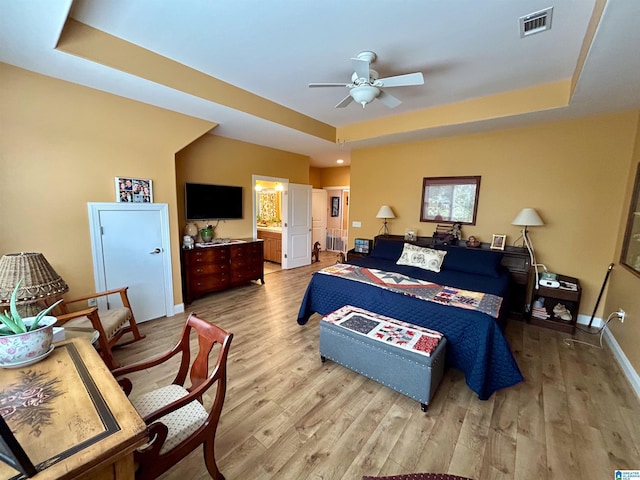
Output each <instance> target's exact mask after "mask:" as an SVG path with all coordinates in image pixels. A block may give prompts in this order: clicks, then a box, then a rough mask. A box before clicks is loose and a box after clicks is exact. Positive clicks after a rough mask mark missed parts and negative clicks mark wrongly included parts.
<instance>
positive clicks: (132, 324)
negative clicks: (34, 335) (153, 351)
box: [56, 287, 145, 370]
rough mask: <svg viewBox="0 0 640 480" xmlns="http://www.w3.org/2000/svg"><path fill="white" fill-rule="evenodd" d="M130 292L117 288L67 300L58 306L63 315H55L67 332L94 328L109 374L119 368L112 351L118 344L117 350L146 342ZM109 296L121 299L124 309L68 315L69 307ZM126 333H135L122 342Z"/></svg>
mask: <svg viewBox="0 0 640 480" xmlns="http://www.w3.org/2000/svg"><path fill="white" fill-rule="evenodd" d="M128 288H129V287H123V288H116V289H113V290H107V291H106V292H100V293H94V294H92V295H86V296H84V297H80V298H76V299H73V300H64V301H63V302H62V303H61V304H60V305H58V308H59V309H60V311H61V312H62V314H61V315H56V317H57V318H58V323H57V324H58V325H63V326H64V327H65V328H69V327H71V328H93V329H94V330H97V331H98V334H99V336H98V347H99V349H100V355H101V356H102V358H103V360H104V363H105V364H106V365H107V367H108V368H109V370H113V369H114V368H117V367H119V366H120V365H118V363H117V362H116V360H115V359H114V358H113V353H112V351H111V350H112V348H113V347H115V346H116V344H118V346H123V345H128V344H130V343H133V342H137V341H138V340H142V339H143V338H145V336H144V335H142V334H141V333H140V330H138V324H137V323H136V319H135V317H134V315H133V309H132V308H131V303H129V297H128V296H127V289H128ZM109 295H119V296H120V303H122V306H121V307H114V308H109V309H107V310H98V307H89V308H85V309H83V310H79V311H77V312H69V308H68V306H69V305H71V304H74V303H78V302H86V301H87V300H89V299H91V298H99V297H108V296H109ZM127 333H132V334H133V339H130V340H128V341H126V342H120V339H121V338H122V336H123V335H125V334H127ZM119 342H120V343H119Z"/></svg>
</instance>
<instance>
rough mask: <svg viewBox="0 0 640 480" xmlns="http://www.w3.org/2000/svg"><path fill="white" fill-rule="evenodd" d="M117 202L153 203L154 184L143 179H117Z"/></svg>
mask: <svg viewBox="0 0 640 480" xmlns="http://www.w3.org/2000/svg"><path fill="white" fill-rule="evenodd" d="M116 202H124V203H153V182H152V181H151V180H149V179H142V178H129V177H116Z"/></svg>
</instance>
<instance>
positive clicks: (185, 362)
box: [173, 313, 233, 396]
mask: <svg viewBox="0 0 640 480" xmlns="http://www.w3.org/2000/svg"><path fill="white" fill-rule="evenodd" d="M192 329H193V330H195V332H196V333H197V336H198V352H197V354H196V357H195V358H194V360H193V364H192V365H191V369H189V363H190V360H191V345H190V342H191V330H192ZM232 338H233V334H232V333H227V332H225V331H224V330H222V329H221V328H220V327H218V326H216V325H213V324H211V323H209V322H207V321H206V320H203V319H201V318H199V317H197V316H196V314H195V313H192V314H190V315H189V317H188V318H187V321H186V323H185V325H184V327H183V329H182V335H181V337H180V341H179V342H178V345H176V348H177V349H178V350H181V354H182V358H181V361H180V368H179V370H178V373H177V375H176V378H175V379H174V380H173V383H175V384H177V385H184V383H185V380H186V378H187V374H188V375H189V379H190V381H191V386H189V387H188V388H187V390H188V391H189V392H193V391H195V390H196V389H198V388H200V389H202V390H203V391H204V390H206V389H207V388H209V386H210V385H211V384H213V383H214V382H215V381H217V380H220V385H219V387H218V390H220V387H222V393H223V396H224V392H225V391H226V383H227V380H226V379H227V375H226V372H227V356H228V354H229V347H230V345H231V339H232ZM216 344H219V345H220V346H221V348H220V351H219V352H218V358H217V360H216V365H215V367H214V368H213V370H212V371H211V373H209V356H210V355H211V350H213V347H215V345H216Z"/></svg>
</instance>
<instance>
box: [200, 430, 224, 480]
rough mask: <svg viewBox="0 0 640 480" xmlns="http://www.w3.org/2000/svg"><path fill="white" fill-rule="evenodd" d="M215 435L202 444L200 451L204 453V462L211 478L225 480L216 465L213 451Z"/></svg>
mask: <svg viewBox="0 0 640 480" xmlns="http://www.w3.org/2000/svg"><path fill="white" fill-rule="evenodd" d="M214 442H215V437H214V438H212V439H211V440H207V441H205V442H204V445H202V453H203V454H204V463H205V465H206V466H207V471H208V472H209V475H210V476H211V478H213V480H225V478H224V475H222V473H220V470H218V465H216V457H215V452H214Z"/></svg>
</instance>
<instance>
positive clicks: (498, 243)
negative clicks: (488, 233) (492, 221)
mask: <svg viewBox="0 0 640 480" xmlns="http://www.w3.org/2000/svg"><path fill="white" fill-rule="evenodd" d="M506 243H507V236H506V235H496V234H495V233H494V234H493V239H492V240H491V247H490V248H491V249H492V250H504V246H505V245H506Z"/></svg>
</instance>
